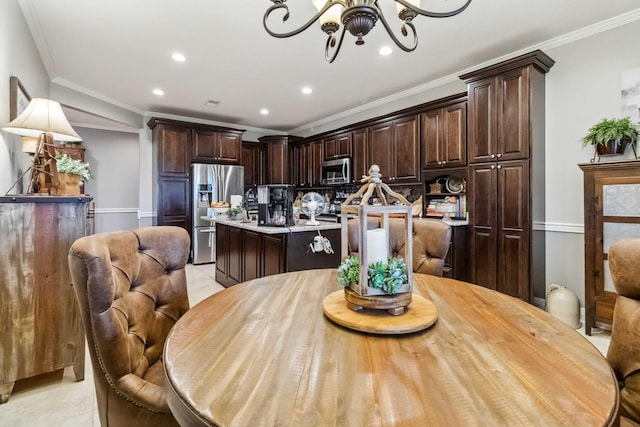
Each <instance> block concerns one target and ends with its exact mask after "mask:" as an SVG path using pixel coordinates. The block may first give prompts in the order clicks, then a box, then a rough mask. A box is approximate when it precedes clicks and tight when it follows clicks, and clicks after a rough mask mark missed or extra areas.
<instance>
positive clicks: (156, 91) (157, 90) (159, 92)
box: [153, 89, 164, 96]
mask: <svg viewBox="0 0 640 427" xmlns="http://www.w3.org/2000/svg"><path fill="white" fill-rule="evenodd" d="M153 94H154V95H157V96H162V95H164V91H163V90H162V89H154V90H153Z"/></svg>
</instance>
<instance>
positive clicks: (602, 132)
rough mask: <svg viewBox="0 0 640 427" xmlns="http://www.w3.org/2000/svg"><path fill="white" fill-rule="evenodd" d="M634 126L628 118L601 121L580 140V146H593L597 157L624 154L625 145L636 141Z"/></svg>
mask: <svg viewBox="0 0 640 427" xmlns="http://www.w3.org/2000/svg"><path fill="white" fill-rule="evenodd" d="M636 126H637V125H634V124H633V123H631V118H629V117H625V118H623V119H607V118H605V119H602V120H601V121H600V122H598V123H596V124H595V125H593V126H591V128H590V129H589V131H588V132H587V134H586V135H585V136H584V137H583V138H582V146H583V147H586V146H587V145H594V146H595V147H596V151H597V153H598V155H599V156H611V155H617V154H624V150H625V148H626V147H627V144H635V143H636V141H637V139H638V128H637V127H636Z"/></svg>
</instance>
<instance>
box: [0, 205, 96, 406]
mask: <svg viewBox="0 0 640 427" xmlns="http://www.w3.org/2000/svg"><path fill="white" fill-rule="evenodd" d="M90 200H91V198H90V197H64V196H54V197H49V196H22V197H21V196H15V197H13V196H12V197H0V229H2V231H3V237H2V245H0V259H2V262H3V266H2V267H0V403H5V402H6V401H7V400H8V399H9V397H10V395H11V392H12V390H13V386H14V383H15V381H17V380H20V379H23V378H28V377H32V376H34V375H39V374H43V373H47V372H53V371H55V370H58V369H62V368H65V367H67V366H72V367H73V372H74V374H75V379H76V381H80V380H82V379H84V356H85V348H84V345H85V338H84V329H83V327H82V320H81V318H80V312H79V308H78V305H77V302H76V297H75V293H74V290H73V286H72V284H71V276H70V273H69V264H68V261H67V255H68V253H69V248H70V247H71V245H72V244H73V242H74V241H75V240H76V239H78V238H80V237H83V236H86V235H88V234H91V233H92V232H93V230H92V224H93V223H92V222H91V221H90V219H89V218H88V216H89V202H90Z"/></svg>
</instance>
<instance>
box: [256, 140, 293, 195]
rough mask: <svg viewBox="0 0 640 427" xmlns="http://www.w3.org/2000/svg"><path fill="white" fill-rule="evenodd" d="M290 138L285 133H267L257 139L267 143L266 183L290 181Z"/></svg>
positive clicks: (286, 182)
mask: <svg viewBox="0 0 640 427" xmlns="http://www.w3.org/2000/svg"><path fill="white" fill-rule="evenodd" d="M292 139H297V138H293V137H289V136H287V135H267V136H263V137H260V138H258V140H259V141H260V142H262V143H264V144H266V145H267V162H266V165H267V167H266V175H267V184H290V183H291V181H292V178H293V177H292V176H291V175H292V173H291V171H292V170H293V169H292V168H291V169H290V165H291V163H292V162H291V160H290V158H289V143H290V142H291V141H292Z"/></svg>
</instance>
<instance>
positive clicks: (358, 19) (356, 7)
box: [262, 0, 471, 63]
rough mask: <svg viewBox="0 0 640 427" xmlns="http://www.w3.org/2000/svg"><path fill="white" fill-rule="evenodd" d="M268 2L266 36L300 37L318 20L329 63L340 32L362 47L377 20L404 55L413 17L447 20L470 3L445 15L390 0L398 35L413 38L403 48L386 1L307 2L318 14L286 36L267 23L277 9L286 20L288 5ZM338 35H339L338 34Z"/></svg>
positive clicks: (413, 2) (413, 0)
mask: <svg viewBox="0 0 640 427" xmlns="http://www.w3.org/2000/svg"><path fill="white" fill-rule="evenodd" d="M271 1H272V2H273V5H271V6H270V7H269V8H268V9H267V11H266V12H265V14H264V18H263V20H262V23H263V25H264V28H265V30H266V31H267V33H269V34H270V35H272V36H273V37H278V38H286V37H291V36H295V35H297V34H300V33H301V32H303V31H304V30H306V29H307V28H309V27H310V26H311V25H312V24H313V23H314V22H316V21H320V29H321V30H322V31H323V32H324V33H326V34H327V43H326V45H325V58H326V60H327V61H328V62H329V63H331V62H333V61H334V60H335V59H336V57H337V56H338V53H339V52H340V48H341V47H342V41H343V39H344V33H345V31H347V30H348V31H349V32H350V33H351V34H352V35H353V36H354V37H356V45H362V44H364V39H363V37H364V36H366V35H367V34H368V33H369V31H371V29H372V28H373V27H374V26H375V24H376V22H377V21H378V20H380V22H382V25H383V26H384V28H385V30H387V34H389V37H391V39H392V40H393V42H394V43H395V44H396V45H397V46H398V47H399V48H400V49H402V50H404V51H405V52H412V51H414V50H415V49H416V47H417V46H418V34H417V32H416V28H415V26H414V25H413V19H414V18H415V17H416V16H418V15H422V16H427V17H430V18H449V17H452V16H455V15H457V14H459V13H461V12H463V11H464V10H465V9H466V8H467V7H468V6H469V4H470V3H471V0H466V2H465V3H464V4H463V5H462V6H460V7H459V8H457V9H455V10H452V11H449V12H432V11H428V10H425V9H421V8H420V0H391V1H395V2H396V6H397V7H396V9H397V11H398V18H399V19H400V20H401V21H402V26H401V28H400V32H401V34H402V35H403V36H404V37H407V36H408V35H409V32H411V34H412V35H413V42H412V43H410V44H406V45H405V44H404V43H403V42H402V41H400V39H399V38H398V37H396V35H395V34H394V33H393V31H392V30H391V27H390V25H389V23H388V22H387V19H386V18H385V16H384V14H383V12H382V8H381V7H380V3H381V2H386V1H389V0H311V1H312V3H313V5H314V6H315V7H316V9H318V13H316V14H315V15H314V16H313V17H312V18H311V19H309V21H307V22H306V23H305V24H303V25H302V26H301V27H299V28H297V29H295V30H293V31H290V32H287V33H277V32H275V31H273V30H271V29H270V28H269V26H268V24H267V21H268V19H269V16H270V15H271V13H272V12H274V11H276V10H278V9H284V16H283V18H282V21H283V22H286V21H287V20H288V19H289V6H288V5H287V4H286V1H287V0H271ZM461 1H462V0H461ZM340 24H342V31H340ZM338 32H340V33H339V34H338Z"/></svg>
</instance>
